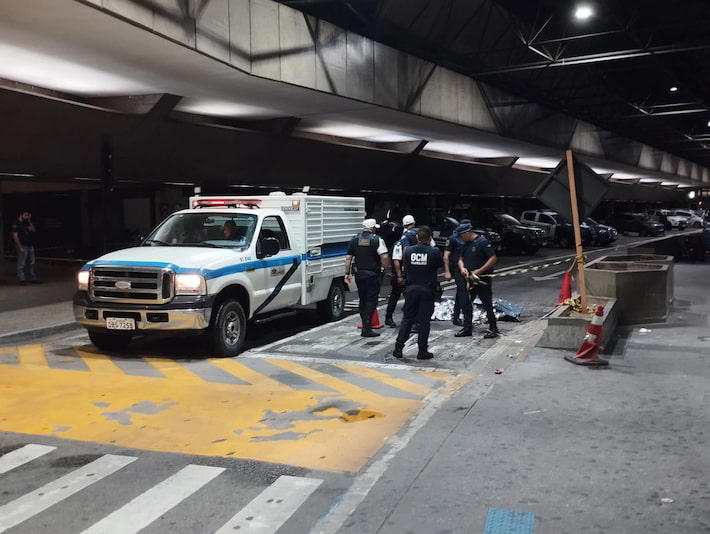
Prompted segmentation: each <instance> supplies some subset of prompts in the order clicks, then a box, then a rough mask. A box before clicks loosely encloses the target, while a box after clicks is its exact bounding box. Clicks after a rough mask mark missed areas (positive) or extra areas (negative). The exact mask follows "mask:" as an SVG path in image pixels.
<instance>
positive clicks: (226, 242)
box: [143, 212, 256, 248]
mask: <svg viewBox="0 0 710 534" xmlns="http://www.w3.org/2000/svg"><path fill="white" fill-rule="evenodd" d="M255 228H256V215H250V214H248V213H204V212H199V213H194V212H193V213H176V214H175V215H173V216H171V217H169V218H168V219H166V220H165V222H163V223H162V224H161V225H160V226H158V227H157V228H156V229H155V230H153V232H151V234H150V235H149V236H148V237H147V239H146V240H145V241H144V242H143V245H144V246H183V247H224V248H247V247H248V246H249V244H250V243H251V240H252V237H253V236H254V229H255Z"/></svg>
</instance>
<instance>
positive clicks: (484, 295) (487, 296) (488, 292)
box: [461, 276, 498, 331]
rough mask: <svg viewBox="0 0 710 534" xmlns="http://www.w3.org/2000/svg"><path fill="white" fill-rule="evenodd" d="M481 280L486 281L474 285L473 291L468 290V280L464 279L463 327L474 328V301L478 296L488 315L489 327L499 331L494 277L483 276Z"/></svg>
mask: <svg viewBox="0 0 710 534" xmlns="http://www.w3.org/2000/svg"><path fill="white" fill-rule="evenodd" d="M481 280H483V281H484V282H486V283H485V284H476V285H474V286H473V287H472V288H471V291H467V290H466V282H465V281H464V288H463V296H462V298H463V300H462V301H461V310H462V311H463V327H464V328H466V329H469V328H473V301H474V299H475V298H476V296H478V298H479V299H481V303H482V304H483V309H484V310H486V315H487V316H488V328H489V329H490V330H493V331H497V330H498V324H497V323H496V314H495V313H494V312H493V287H492V285H491V284H492V281H493V279H492V278H490V277H489V276H482V277H481Z"/></svg>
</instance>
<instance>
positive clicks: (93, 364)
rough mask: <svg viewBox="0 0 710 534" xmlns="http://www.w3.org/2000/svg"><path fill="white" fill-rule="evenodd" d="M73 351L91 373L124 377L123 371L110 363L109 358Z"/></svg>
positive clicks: (77, 349)
mask: <svg viewBox="0 0 710 534" xmlns="http://www.w3.org/2000/svg"><path fill="white" fill-rule="evenodd" d="M75 350H76V352H77V354H79V356H81V359H82V360H84V363H85V364H86V365H87V366H88V367H89V371H91V372H92V373H108V374H120V375H125V373H124V372H123V370H122V369H121V368H120V367H119V366H118V365H116V364H115V363H113V362H112V361H111V358H109V357H108V356H106V355H105V354H99V353H98V352H89V351H86V350H82V349H80V348H79V347H75Z"/></svg>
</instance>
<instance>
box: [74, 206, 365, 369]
mask: <svg viewBox="0 0 710 534" xmlns="http://www.w3.org/2000/svg"><path fill="white" fill-rule="evenodd" d="M364 218H365V200H364V199H363V198H352V197H330V196H309V195H305V194H294V195H286V194H284V193H280V192H278V193H272V194H270V195H268V196H245V197H233V196H223V197H209V196H204V197H192V198H190V209H186V210H182V211H179V212H177V213H174V214H173V215H171V216H170V217H168V218H167V219H165V221H163V222H162V223H161V224H160V225H159V226H158V227H157V228H155V230H153V231H152V232H151V234H150V235H149V236H148V237H147V238H146V239H145V240H144V241H143V243H142V244H141V245H140V246H138V247H134V248H128V249H124V250H118V251H116V252H111V253H109V254H106V255H104V256H101V257H100V258H97V259H95V260H93V261H90V262H88V263H87V264H86V265H84V266H83V267H82V269H81V271H79V274H78V286H79V287H78V291H77V293H76V295H75V296H74V317H75V318H76V320H77V322H79V323H80V324H82V325H83V326H84V327H86V329H87V330H88V332H89V337H90V338H91V341H92V342H93V343H94V345H96V346H97V347H99V348H102V349H107V350H112V349H120V348H123V347H125V346H126V345H127V344H128V343H129V342H130V340H131V338H132V337H133V336H134V335H136V334H150V333H160V332H162V333H165V332H168V333H180V332H182V333H200V334H204V335H205V337H206V338H207V340H208V341H209V345H210V347H211V349H212V351H213V352H214V353H216V355H219V356H225V357H231V356H235V355H237V354H238V353H239V352H240V351H241V350H242V347H243V345H244V339H245V334H246V329H247V324H248V321H250V320H254V321H259V320H268V319H271V318H273V317H274V316H281V315H283V314H284V313H285V312H286V311H287V310H291V309H293V308H300V307H310V306H313V305H315V306H317V308H318V310H319V312H320V313H321V314H322V315H323V316H324V317H325V318H326V319H328V320H335V319H338V318H339V317H341V316H342V315H343V314H344V311H345V291H346V290H348V289H349V288H347V287H346V284H345V282H344V280H343V278H344V277H343V274H344V262H343V259H344V257H345V253H346V250H347V246H348V242H349V240H350V239H351V238H352V236H354V235H355V234H356V233H357V232H358V231H360V230H361V229H362V221H363V219H364Z"/></svg>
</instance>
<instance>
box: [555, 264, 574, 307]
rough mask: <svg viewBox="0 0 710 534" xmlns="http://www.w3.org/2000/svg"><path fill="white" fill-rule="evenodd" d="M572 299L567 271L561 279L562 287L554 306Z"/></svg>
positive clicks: (570, 282) (569, 277) (570, 278)
mask: <svg viewBox="0 0 710 534" xmlns="http://www.w3.org/2000/svg"><path fill="white" fill-rule="evenodd" d="M571 298H572V276H571V275H570V274H569V271H567V272H566V273H565V277H564V278H563V279H562V287H561V288H560V296H559V297H557V302H555V305H557V306H559V305H560V304H562V303H563V302H564V301H565V300H567V299H571Z"/></svg>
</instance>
